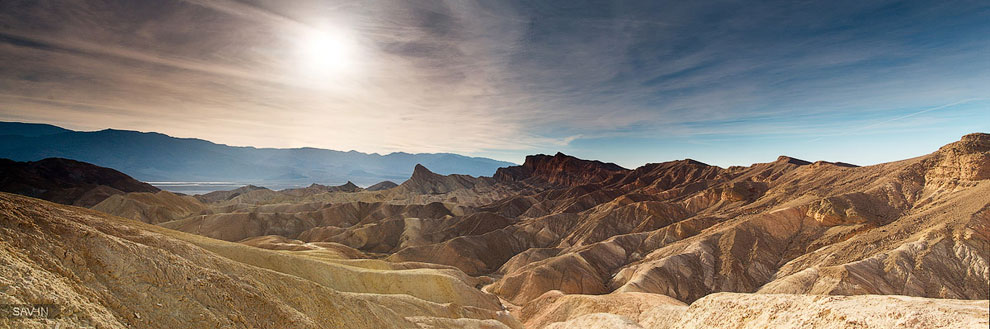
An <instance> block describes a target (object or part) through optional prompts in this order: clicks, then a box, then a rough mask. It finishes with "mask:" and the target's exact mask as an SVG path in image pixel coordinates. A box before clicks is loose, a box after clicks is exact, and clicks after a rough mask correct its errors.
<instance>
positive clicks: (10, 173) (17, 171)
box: [0, 158, 159, 207]
mask: <svg viewBox="0 0 990 329" xmlns="http://www.w3.org/2000/svg"><path fill="white" fill-rule="evenodd" d="M0 191H4V192H10V193H16V194H21V195H27V196H30V197H36V198H40V199H44V200H49V201H52V202H57V203H61V204H68V205H76V206H81V207H90V206H93V205H95V204H97V203H99V202H100V201H103V200H104V199H106V198H107V197H110V196H111V195H115V194H123V193H127V192H151V193H154V192H158V191H159V190H158V188H156V187H154V186H151V185H149V184H147V183H143V182H139V181H137V180H135V179H133V178H131V177H130V176H127V175H125V174H124V173H121V172H119V171H116V170H113V169H110V168H103V167H99V166H95V165H91V164H88V163H85V162H79V161H75V160H69V159H61V158H48V159H44V160H39V161H34V162H17V161H11V160H7V159H0Z"/></svg>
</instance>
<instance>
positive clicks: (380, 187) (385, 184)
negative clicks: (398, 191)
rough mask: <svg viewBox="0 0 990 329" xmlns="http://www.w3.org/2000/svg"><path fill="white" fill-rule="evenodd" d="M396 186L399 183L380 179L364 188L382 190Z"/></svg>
mask: <svg viewBox="0 0 990 329" xmlns="http://www.w3.org/2000/svg"><path fill="white" fill-rule="evenodd" d="M397 186H399V184H396V183H394V182H392V181H382V182H380V183H376V184H374V185H371V186H368V187H367V188H365V190H367V191H382V190H387V189H390V188H394V187H397Z"/></svg>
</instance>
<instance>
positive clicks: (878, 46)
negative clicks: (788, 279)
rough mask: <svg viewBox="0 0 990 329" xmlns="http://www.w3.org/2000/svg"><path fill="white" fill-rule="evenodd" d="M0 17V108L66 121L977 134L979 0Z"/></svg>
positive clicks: (504, 132)
mask: <svg viewBox="0 0 990 329" xmlns="http://www.w3.org/2000/svg"><path fill="white" fill-rule="evenodd" d="M56 5H57V6H56ZM0 19H2V21H4V22H8V23H5V25H4V26H2V27H0V61H2V62H3V63H5V64H4V65H3V66H2V69H0V86H2V87H3V88H2V89H3V90H2V91H0V102H2V103H0V104H3V106H0V119H3V120H17V121H30V122H45V123H54V124H59V125H61V126H65V127H67V128H73V129H102V128H107V127H112V128H117V129H133V130H143V131H158V132H163V133H166V134H170V135H173V136H179V137H198V138H204V139H208V140H212V141H216V142H220V143H226V144H231V145H252V146H263V147H299V146H312V147H323V148H331V149H339V150H351V149H354V150H358V151H364V152H379V153H388V152H395V151H406V152H455V153H461V154H467V155H474V156H488V157H492V158H496V159H500V160H507V161H513V162H521V161H522V159H523V157H524V156H525V155H527V154H533V153H549V154H552V153H554V152H557V151H563V152H565V153H568V154H573V155H576V156H579V157H584V158H592V159H600V160H604V161H611V162H616V163H618V164H620V165H623V166H626V167H636V166H639V165H642V164H644V163H648V162H660V161H668V160H675V159H682V158H693V159H696V160H699V161H703V162H706V163H710V164H716V165H720V166H728V165H749V164H751V163H755V162H768V161H773V160H774V159H775V158H776V156H777V155H781V154H786V155H791V156H795V157H798V158H803V159H806V160H830V161H844V162H850V163H855V164H874V163H879V162H885V161H893V160H899V159H904V158H907V157H913V156H918V155H922V154H926V153H930V152H932V151H934V150H935V149H936V148H937V147H938V146H941V145H944V144H946V143H949V142H952V141H955V140H958V138H959V137H960V136H962V135H963V134H966V133H971V132H977V131H981V132H988V131H990V4H988V3H987V2H985V1H759V2H757V1H614V2H613V1H498V2H492V1H388V0H375V1H359V2H354V1H291V2H287V1H274V0H252V1H199V0H188V1H160V2H156V3H155V5H149V4H148V3H143V2H133V1H123V0H120V1H115V0H89V1H81V0H73V1H54V0H52V1H47V0H41V1H32V2H25V3H15V2H4V3H3V4H0Z"/></svg>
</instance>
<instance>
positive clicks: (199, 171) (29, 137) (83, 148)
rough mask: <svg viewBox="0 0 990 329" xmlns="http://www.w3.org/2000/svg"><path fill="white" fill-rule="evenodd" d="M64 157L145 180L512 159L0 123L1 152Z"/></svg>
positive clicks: (353, 177)
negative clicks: (233, 142)
mask: <svg viewBox="0 0 990 329" xmlns="http://www.w3.org/2000/svg"><path fill="white" fill-rule="evenodd" d="M50 157H60V158H69V159H74V160H79V161H84V162H88V163H92V164H95V165H98V166H104V167H109V168H113V169H117V170H119V171H121V172H124V173H126V174H128V175H131V176H133V177H134V178H136V179H139V180H142V181H235V182H250V183H265V182H271V183H283V184H284V183H299V184H306V185H308V184H309V183H333V184H339V183H343V182H345V181H353V182H355V183H357V184H360V185H363V186H367V185H371V184H374V183H378V182H381V181H384V180H398V181H402V180H405V179H406V178H409V176H410V175H411V174H412V171H413V168H414V167H415V166H416V164H423V165H425V166H427V167H429V168H430V169H432V170H434V171H436V172H437V173H441V174H466V175H473V176H481V175H484V176H491V175H492V174H494V173H495V170H496V169H497V168H499V167H505V166H511V165H513V164H512V163H509V162H504V161H496V160H492V159H488V158H476V157H466V156H462V155H457V154H450V153H438V154H422V153H421V154H409V153H402V152H399V153H391V154H387V155H379V154H367V153H361V152H356V151H350V152H342V151H333V150H325V149H316V148H294V149H273V148H254V147H233V146H228V145H222V144H216V143H212V142H209V141H205V140H201V139H193V138H175V137H171V136H167V135H164V134H160V133H144V132H137V131H128V130H113V129H107V130H100V131H72V130H67V129H63V128H59V127H56V126H52V125H46V124H27V123H16V122H0V158H8V159H12V160H16V161H36V160H40V159H44V158H50Z"/></svg>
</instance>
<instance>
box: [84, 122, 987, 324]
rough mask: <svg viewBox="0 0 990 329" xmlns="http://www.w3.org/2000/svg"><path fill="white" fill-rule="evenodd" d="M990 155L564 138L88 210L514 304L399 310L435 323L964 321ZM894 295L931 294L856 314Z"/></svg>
mask: <svg viewBox="0 0 990 329" xmlns="http://www.w3.org/2000/svg"><path fill="white" fill-rule="evenodd" d="M988 165H990V135H988V134H971V135H966V136H964V137H963V138H962V139H961V140H960V141H958V142H955V143H951V144H948V145H946V146H944V147H942V148H940V149H939V150H937V151H935V152H934V153H932V154H929V155H925V156H921V157H917V158H912V159H907V160H902V161H897V162H891V163H883V164H878V165H872V166H864V167H858V166H854V165H850V164H846V163H841V162H828V161H815V162H811V161H805V160H801V159H796V158H792V157H788V156H781V157H779V158H777V159H776V160H775V161H772V162H767V163H757V164H753V165H751V166H748V167H742V166H735V167H729V168H721V167H717V166H711V165H708V164H705V163H702V162H698V161H695V160H690V159H685V160H679V161H669V162H663V163H653V164H647V165H644V166H642V167H639V168H636V169H631V170H630V169H625V168H621V167H619V166H617V165H614V164H607V163H602V162H597V161H587V160H581V159H577V158H574V157H570V156H567V155H563V154H557V155H554V156H546V155H538V156H531V157H527V159H526V162H525V163H524V164H523V165H521V166H514V167H508V168H502V169H500V170H499V171H498V172H497V173H496V174H495V175H494V177H472V176H465V175H439V174H435V173H433V172H431V171H430V170H429V169H427V168H426V167H423V166H417V167H416V168H415V170H414V173H413V175H412V176H411V177H410V179H409V180H407V181H405V182H403V183H402V184H399V185H397V186H394V187H391V188H382V189H379V188H375V189H371V188H368V189H360V188H357V187H356V186H349V185H347V184H345V185H343V186H339V187H331V186H323V185H316V184H314V185H312V186H310V187H307V188H302V189H290V190H282V191H273V190H269V189H266V188H260V187H251V186H248V187H244V188H241V189H237V190H234V191H224V192H214V193H210V194H207V195H201V196H196V197H195V199H193V198H189V197H181V196H176V195H170V194H167V192H160V193H156V194H151V193H130V194H124V195H119V196H114V197H112V198H109V199H107V200H106V201H104V202H102V203H100V204H99V205H96V206H95V207H94V209H97V210H100V211H103V212H107V213H110V214H115V215H120V216H124V217H128V218H132V219H137V220H139V221H141V222H146V223H156V224H158V225H159V226H160V227H164V228H160V227H155V226H147V227H155V228H156V229H158V230H163V231H167V232H173V233H170V234H172V236H175V237H178V238H180V239H182V240H184V241H190V242H192V243H193V244H195V245H197V246H199V247H201V248H203V249H204V250H207V251H209V252H212V253H214V254H216V255H219V256H221V257H224V258H226V259H229V260H231V261H235V262H238V263H241V264H246V265H248V266H255V267H259V268H265V269H269V270H273V271H275V272H278V273H282V274H286V275H291V276H294V277H297V278H301V279H304V280H308V281H310V282H315V283H317V284H319V285H322V286H324V287H327V288H329V289H333V290H335V291H340V292H348V293H370V294H377V295H376V297H375V298H376V300H379V299H382V298H384V297H380V296H379V295H383V296H392V295H397V294H406V295H409V296H412V297H411V298H415V299H418V300H422V301H425V302H429V303H441V304H442V303H455V304H456V305H460V306H463V307H469V308H471V309H472V310H487V311H485V312H489V311H494V312H496V313H497V312H499V311H501V310H502V307H503V306H504V307H506V308H507V309H508V310H509V311H511V313H512V315H513V316H512V317H507V315H506V314H504V313H500V314H501V315H499V314H495V313H491V312H489V313H484V314H487V315H485V316H474V317H472V319H475V320H477V319H483V320H485V321H489V322H485V321H480V322H471V321H475V320H465V319H455V318H456V317H451V316H447V317H437V316H434V315H424V316H425V317H423V316H420V315H409V314H405V315H404V317H403V318H404V319H406V320H408V321H413V322H416V323H417V324H418V325H420V326H422V327H430V326H439V327H443V326H462V325H463V326H469V325H479V326H484V325H488V324H490V323H491V321H495V322H498V323H500V325H501V324H504V325H509V326H515V325H524V326H525V327H528V328H542V327H565V328H566V327H581V326H589V327H596V326H615V327H630V328H636V327H643V328H654V327H656V328H679V327H685V328H692V327H705V326H714V325H715V323H722V322H723V321H729V323H733V321H734V322H738V323H739V324H740V325H741V326H742V327H761V326H782V327H795V328H796V327H802V326H803V325H813V326H822V327H846V326H850V325H856V324H861V326H863V327H886V326H901V327H912V326H914V327H926V326H934V327H938V326H945V327H969V326H973V325H979V324H983V323H984V322H980V321H978V320H979V319H978V316H979V315H981V314H985V313H979V312H976V313H973V312H971V310H972V308H973V307H974V305H976V306H981V305H985V304H986V302H985V301H986V300H987V299H988V298H990V266H988V260H990V242H988V241H990V176H988V173H987V168H988ZM351 185H353V184H351ZM135 223H136V224H134V225H139V224H140V225H144V224H141V223H137V222H135ZM142 227H145V226H142ZM165 228H167V229H174V230H178V231H182V232H186V233H192V234H183V233H178V232H174V231H170V230H166V229H165ZM193 234H195V235H193ZM203 237H208V238H211V239H207V238H203ZM213 239H217V240H225V241H228V242H223V241H217V240H213ZM202 241H210V242H209V243H206V242H202ZM372 282H388V284H379V283H372ZM860 295H862V296H860ZM866 295H870V296H866ZM872 295H894V296H901V297H887V296H872ZM825 296H833V297H825ZM838 296H853V297H838ZM904 296H911V297H917V298H909V297H904ZM734 299H737V301H734ZM387 300H392V299H387ZM381 303H385V302H381ZM733 303H736V304H733ZM761 303H765V304H767V305H774V306H773V307H774V308H773V309H764V310H760V309H759V308H758V306H756V305H760V304H761ZM883 303H893V304H896V305H900V306H899V307H903V309H904V310H906V311H905V312H909V311H910V310H924V309H925V308H926V307H927V306H926V305H938V306H937V307H935V308H934V311H933V313H932V314H930V315H925V314H920V313H919V314H920V315H919V314H915V315H912V314H913V313H903V314H900V313H899V314H894V313H884V312H883V311H881V310H870V309H869V308H867V311H866V312H865V313H863V314H862V315H856V316H852V315H848V314H847V313H848V312H853V310H855V307H854V305H856V304H861V305H864V307H873V305H881V304H883ZM981 303H982V304H981ZM688 304H689V305H690V306H686V305H688ZM732 308H737V309H738V312H728V311H726V309H732ZM984 309H985V307H984ZM478 312H481V311H478ZM844 312H845V313H844ZM919 312H920V311H919ZM953 312H960V314H966V315H965V316H963V317H960V318H959V319H957V320H958V321H957V320H953V319H949V318H950V317H951V316H950V314H954V313H953ZM478 314H480V313H478ZM682 314H692V316H693V317H692V318H687V317H682V316H681V315H682ZM829 314H839V316H835V317H833V316H830V315H829ZM849 319H852V320H849ZM898 319H908V320H905V321H908V322H897V321H900V320H898ZM974 319H976V320H974ZM984 319H985V316H984ZM517 320H518V321H517ZM847 320H848V321H847ZM464 321H468V322H470V324H469V323H466V322H464ZM849 321H852V322H849Z"/></svg>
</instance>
